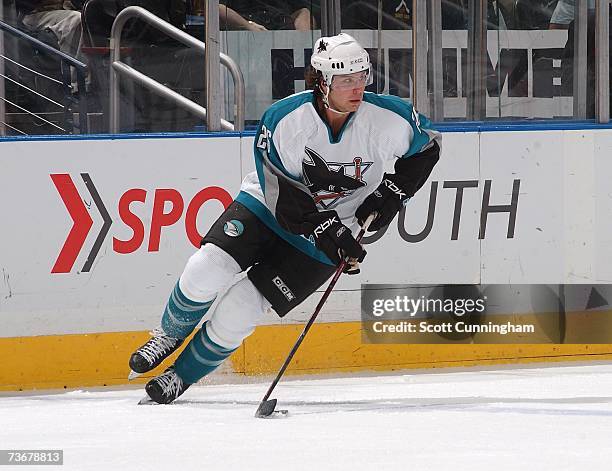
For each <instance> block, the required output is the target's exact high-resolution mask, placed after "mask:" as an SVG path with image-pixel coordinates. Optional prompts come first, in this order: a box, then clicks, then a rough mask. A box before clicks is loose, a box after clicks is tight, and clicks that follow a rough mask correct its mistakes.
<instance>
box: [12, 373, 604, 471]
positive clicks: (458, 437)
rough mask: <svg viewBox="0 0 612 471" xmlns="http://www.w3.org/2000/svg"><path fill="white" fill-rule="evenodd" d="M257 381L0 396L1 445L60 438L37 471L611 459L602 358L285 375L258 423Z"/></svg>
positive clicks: (547, 464) (556, 466)
mask: <svg viewBox="0 0 612 471" xmlns="http://www.w3.org/2000/svg"><path fill="white" fill-rule="evenodd" d="M268 385H269V381H267V380H266V381H259V382H256V383H252V384H229V385H228V384H216V385H206V386H193V387H192V388H190V389H189V390H188V391H187V392H186V393H185V395H184V396H182V397H181V398H180V399H179V400H178V401H177V402H176V403H174V404H172V405H169V406H138V405H137V404H136V403H137V402H138V400H139V399H140V398H141V397H142V396H143V391H142V389H126V390H109V391H72V392H66V393H60V394H46V395H24V394H20V395H13V396H6V395H5V396H2V397H0V449H15V448H20V449H34V448H47V449H58V448H61V449H63V450H64V463H65V464H64V466H63V467H61V468H59V467H58V468H53V467H46V468H43V469H63V470H64V469H66V470H67V469H70V470H121V469H126V470H141V469H142V470H147V471H157V470H159V471H170V470H196V469H197V470H202V471H210V470H270V471H273V470H311V471H313V470H314V471H322V470H329V469H341V470H344V469H346V470H351V471H357V470H368V471H373V470H374V471H382V470H395V469H397V470H400V469H401V470H408V469H409V470H445V471H446V470H449V471H450V470H452V471H455V470H470V471H473V470H513V471H514V470H554V471H560V470H589V471H593V470H610V469H612V365H609V364H594V365H593V364H591V365H584V366H564V367H542V368H521V369H499V370H484V371H474V370H469V371H459V372H458V371H451V372H445V371H441V372H435V373H431V372H428V373H414V374H408V375H406V374H401V375H400V374H398V375H385V376H367V377H341V378H332V379H307V380H304V379H301V380H291V379H289V380H285V379H284V380H283V381H282V382H281V383H280V384H279V386H278V387H277V389H276V391H275V392H274V394H273V395H272V397H276V398H277V399H278V401H279V406H278V408H281V409H289V416H288V417H286V418H279V419H256V418H254V417H253V414H254V412H255V410H256V408H257V404H258V402H259V400H260V399H261V397H262V396H263V394H264V392H265V391H266V389H267V387H268ZM4 469H10V467H5V466H3V467H2V471H3V470H4ZM15 469H18V470H25V469H32V468H29V467H22V466H19V467H15ZM35 469H39V468H35Z"/></svg>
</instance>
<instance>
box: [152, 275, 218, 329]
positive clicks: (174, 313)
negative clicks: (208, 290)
mask: <svg viewBox="0 0 612 471" xmlns="http://www.w3.org/2000/svg"><path fill="white" fill-rule="evenodd" d="M213 302H214V299H213V300H211V301H207V302H197V301H192V300H191V299H189V298H188V297H187V296H185V294H183V292H182V291H181V288H180V287H179V283H178V281H177V283H176V285H175V286H174V289H173V290H172V293H171V294H170V299H168V304H166V309H165V310H164V314H163V316H162V321H161V327H162V329H163V331H164V332H165V333H166V335H168V336H169V337H174V338H177V339H184V338H185V337H187V336H188V335H189V334H190V333H191V332H192V331H193V329H194V328H195V326H196V325H198V322H200V320H201V319H202V317H204V314H206V312H207V311H208V309H209V308H210V306H211V305H212V303H213Z"/></svg>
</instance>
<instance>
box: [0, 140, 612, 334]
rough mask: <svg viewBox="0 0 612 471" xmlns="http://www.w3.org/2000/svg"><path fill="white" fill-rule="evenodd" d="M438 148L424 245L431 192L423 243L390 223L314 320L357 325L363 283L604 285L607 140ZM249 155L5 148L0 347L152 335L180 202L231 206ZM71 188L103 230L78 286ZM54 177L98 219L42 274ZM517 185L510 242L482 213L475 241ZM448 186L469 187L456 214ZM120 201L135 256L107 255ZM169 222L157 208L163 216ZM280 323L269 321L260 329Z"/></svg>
mask: <svg viewBox="0 0 612 471" xmlns="http://www.w3.org/2000/svg"><path fill="white" fill-rule="evenodd" d="M443 139H444V142H443V155H442V158H441V161H440V163H439V164H438V166H437V167H436V169H435V170H434V173H433V174H432V177H431V179H430V181H428V183H427V184H426V185H425V187H424V188H423V189H422V190H421V191H420V192H419V194H418V195H417V196H416V197H415V198H414V199H413V200H412V201H411V202H410V204H409V206H408V207H407V210H406V215H405V221H404V224H403V229H404V230H405V232H407V233H408V234H412V235H415V234H418V233H420V232H421V231H423V229H424V228H425V226H426V222H427V220H428V212H429V207H430V197H431V188H432V185H437V191H436V192H435V195H436V201H435V212H434V214H433V221H432V226H431V231H430V232H429V233H428V234H427V236H426V237H425V238H424V239H423V240H421V241H420V242H414V241H413V242H409V241H406V240H405V238H402V236H401V235H400V232H399V231H398V224H397V220H396V221H394V223H393V224H392V225H391V226H390V228H389V229H388V231H387V233H385V234H384V235H383V236H382V237H381V238H380V240H378V241H377V242H376V243H374V244H370V245H369V246H368V257H367V258H366V261H365V262H364V264H363V266H362V275H360V276H355V277H348V276H345V277H342V278H341V280H340V282H339V285H338V289H337V290H336V291H335V293H334V294H333V295H332V297H331V298H330V300H329V301H328V304H327V305H326V308H325V310H324V312H323V313H322V316H321V318H320V320H321V321H322V322H326V321H327V322H330V321H346V320H358V319H359V312H360V308H359V301H360V300H359V291H358V289H359V287H360V285H361V284H362V283H437V284H441V283H506V282H512V283H551V284H554V283H563V282H567V283H606V282H610V280H612V268H611V264H610V260H612V256H611V255H612V249H611V247H612V245H611V242H612V239H611V237H612V236H610V234H612V222H611V221H612V193H611V191H610V189H609V183H608V179H609V177H608V176H609V175H610V174H612V163H610V159H609V158H608V156H609V155H611V152H610V150H612V131H610V130H597V131H592V130H583V131H510V132H485V133H444V138H443ZM252 143H253V138H252V137H244V138H240V137H237V136H236V137H223V138H176V137H175V138H165V137H164V138H149V139H117V140H112V139H102V140H74V141H73V140H71V141H67V140H49V141H25V142H21V141H15V142H13V141H11V142H2V143H0V146H1V147H0V149H2V153H1V155H2V172H1V173H0V200H1V201H2V231H1V238H2V239H1V244H0V270H1V271H2V281H1V282H0V322H1V325H2V326H3V328H2V330H1V331H0V337H17V336H27V335H45V334H68V333H93V332H120V331H131V330H134V331H142V330H148V329H150V328H152V327H154V326H155V325H156V323H157V322H158V321H159V317H160V315H161V311H162V309H163V306H164V304H165V302H166V299H167V296H168V293H169V291H170V289H171V288H172V286H173V284H174V283H175V282H176V280H177V278H178V276H179V274H180V272H181V270H182V268H183V266H184V264H185V262H186V260H187V258H188V257H189V255H190V254H191V253H192V252H193V251H194V250H195V247H194V246H193V245H192V244H191V243H190V242H189V239H188V238H187V235H186V229H185V213H186V211H187V208H188V206H189V204H190V202H192V200H193V198H194V195H196V194H197V193H198V192H200V191H201V190H203V189H206V188H210V187H219V188H221V189H222V190H218V191H223V192H224V193H225V194H227V195H232V196H234V195H235V194H236V193H237V191H238V189H239V185H240V181H241V179H242V177H243V176H244V174H245V173H246V172H248V171H250V170H251V169H252V157H251V147H252ZM81 174H87V175H88V176H89V178H90V179H91V181H92V182H93V184H94V185H95V188H96V189H97V191H98V193H99V195H100V198H101V200H102V201H103V203H104V206H105V207H106V209H107V210H108V213H109V216H110V218H111V219H112V221H113V222H112V225H111V227H110V230H109V232H108V235H107V236H106V238H105V239H104V241H103V242H102V245H101V247H100V250H99V253H98V255H97V257H96V258H95V261H94V262H93V265H92V266H91V269H90V270H89V271H88V272H83V271H82V268H83V266H84V265H85V263H86V261H87V257H88V254H89V253H90V251H91V249H92V247H93V245H94V242H95V240H96V237H97V236H98V233H99V232H100V229H101V228H102V225H103V218H102V216H101V213H100V211H99V210H98V209H97V207H96V204H95V202H94V201H92V196H91V192H90V191H88V189H87V187H86V185H85V181H84V180H83V177H82V176H81ZM51 175H68V176H69V177H70V179H71V181H72V182H73V185H74V191H76V193H77V199H79V198H80V201H83V206H82V208H86V209H84V211H87V213H88V214H89V216H90V217H91V219H92V221H93V225H92V227H91V229H90V230H89V232H88V233H87V236H86V238H85V242H84V244H83V246H82V247H81V248H80V250H79V251H78V256H77V257H76V260H75V262H74V264H73V265H72V266H71V269H70V270H69V271H68V272H66V273H51V270H52V267H53V266H54V264H55V262H56V259H57V258H58V254H59V253H60V250H61V249H62V246H63V244H64V241H65V240H66V237H67V235H68V233H69V232H70V229H71V227H72V224H73V221H72V218H71V217H70V214H69V212H68V210H67V207H66V206H65V204H64V203H63V202H62V199H61V197H60V193H59V192H58V189H57V188H56V186H55V184H54V182H53V180H52V178H51ZM514 180H520V191H519V192H518V205H517V210H516V223H515V229H514V235H513V237H512V238H510V239H509V238H507V231H508V225H509V213H508V212H504V213H491V214H489V215H488V218H487V227H486V234H485V236H484V238H483V239H479V226H480V221H481V210H482V205H483V194H484V189H485V184H486V181H490V202H489V204H491V205H509V204H510V202H511V197H512V189H513V182H514ZM458 182H460V183H459V185H464V189H463V200H462V205H461V207H460V213H458V210H457V204H456V203H457V195H458V193H459V192H458V190H457V185H458ZM461 182H462V183H461ZM466 182H467V183H466ZM465 185H467V186H465ZM129 190H136V191H141V192H145V193H146V197H145V201H144V203H141V202H138V201H135V202H133V203H132V204H131V205H130V206H129V208H130V211H131V212H132V213H133V214H134V218H133V219H135V218H136V216H137V217H138V218H137V219H138V220H141V221H142V224H143V227H144V239H143V241H142V243H141V244H140V246H138V248H137V249H136V250H134V251H133V252H131V253H117V251H116V250H115V247H114V244H113V238H119V239H122V240H128V239H130V238H131V237H132V235H133V232H132V229H131V228H130V227H129V226H128V225H127V224H126V223H125V222H124V220H122V219H121V217H120V214H119V208H118V205H119V201H120V199H121V198H122V196H124V195H125V194H126V192H128V191H129ZM156 190H157V191H158V192H159V191H161V192H162V193H163V191H166V192H171V193H173V194H179V195H180V198H181V200H183V201H184V208H183V211H182V212H181V214H180V218H179V219H178V220H177V221H176V222H175V223H174V224H172V225H169V226H168V227H163V228H161V235H160V241H159V250H157V251H155V250H153V251H151V250H149V247H148V244H149V239H150V237H149V236H150V233H151V226H152V222H155V221H157V222H159V218H155V221H152V213H153V206H154V205H153V200H154V198H155V194H156ZM72 204H73V205H76V206H78V205H79V204H80V203H78V204H77V203H75V202H73V203H72ZM222 208H223V206H222V204H221V202H220V201H217V200H210V201H207V202H205V203H203V205H202V206H201V208H200V209H199V211H198V212H197V220H196V221H197V222H196V227H197V231H198V232H199V233H200V234H203V233H205V231H206V230H207V229H208V227H210V224H211V223H212V222H213V221H214V219H215V218H216V217H217V216H218V215H219V214H220V213H221V211H222ZM158 209H159V208H158ZM170 210H171V205H170V204H169V203H167V204H166V206H165V207H164V212H165V213H168V212H170ZM458 215H460V220H459V219H458ZM124 217H125V214H124ZM453 226H455V228H456V229H458V230H457V234H456V239H455V240H452V232H453ZM315 301H316V299H311V300H309V301H306V302H305V303H304V304H303V305H302V306H300V307H299V308H297V309H296V310H295V311H294V312H292V313H291V314H290V315H289V316H287V317H286V318H284V319H283V321H282V322H283V323H287V322H289V323H291V322H301V321H304V320H305V319H306V318H307V317H309V316H310V314H311V313H312V309H313V307H314V304H315ZM279 322H280V320H279V319H278V318H277V317H276V316H275V315H273V314H270V315H267V316H265V319H264V323H279Z"/></svg>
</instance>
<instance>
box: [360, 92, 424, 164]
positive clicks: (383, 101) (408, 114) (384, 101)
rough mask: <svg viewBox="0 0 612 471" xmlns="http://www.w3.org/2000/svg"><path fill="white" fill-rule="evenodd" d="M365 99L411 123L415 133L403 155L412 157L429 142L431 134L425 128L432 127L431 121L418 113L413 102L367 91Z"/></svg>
mask: <svg viewBox="0 0 612 471" xmlns="http://www.w3.org/2000/svg"><path fill="white" fill-rule="evenodd" d="M363 101H365V102H366V103H371V104H372V105H376V106H379V107H380V108H384V109H386V110H389V111H393V112H394V113H395V114H398V115H400V116H401V117H402V118H404V119H405V120H406V121H408V122H409V123H410V126H411V127H412V131H413V134H414V135H413V137H412V142H411V143H410V147H409V148H408V151H407V152H406V153H405V154H404V155H403V156H402V157H410V156H411V155H414V154H416V153H418V152H420V151H421V150H422V149H423V147H425V146H426V145H427V144H429V141H430V138H429V135H428V134H427V133H426V132H424V131H423V130H424V129H431V121H430V120H429V119H428V118H427V117H425V116H423V115H422V114H420V113H417V112H416V110H415V109H414V108H413V106H412V104H411V103H407V102H405V101H404V100H402V99H401V98H400V97H397V96H393V95H377V94H376V93H372V92H365V93H364V94H363ZM417 114H418V116H416V119H418V121H419V122H418V123H417V122H416V120H415V115H417Z"/></svg>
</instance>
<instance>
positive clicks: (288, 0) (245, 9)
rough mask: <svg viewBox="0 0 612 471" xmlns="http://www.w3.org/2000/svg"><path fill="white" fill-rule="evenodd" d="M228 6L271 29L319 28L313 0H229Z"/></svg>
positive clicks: (299, 29) (248, 19)
mask: <svg viewBox="0 0 612 471" xmlns="http://www.w3.org/2000/svg"><path fill="white" fill-rule="evenodd" d="M226 6H227V7H228V11H229V9H232V10H234V11H235V12H238V14H239V15H240V16H241V17H242V18H243V19H245V20H247V21H250V22H253V23H255V24H257V25H261V26H262V27H263V28H265V29H269V30H279V29H293V30H297V31H308V30H311V29H316V28H317V22H316V20H315V18H314V16H313V15H312V12H311V2H309V1H307V0H285V1H281V0H267V1H247V0H229V1H227V2H226Z"/></svg>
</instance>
